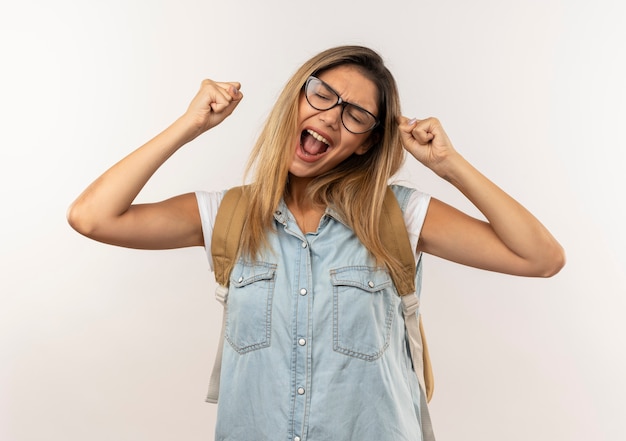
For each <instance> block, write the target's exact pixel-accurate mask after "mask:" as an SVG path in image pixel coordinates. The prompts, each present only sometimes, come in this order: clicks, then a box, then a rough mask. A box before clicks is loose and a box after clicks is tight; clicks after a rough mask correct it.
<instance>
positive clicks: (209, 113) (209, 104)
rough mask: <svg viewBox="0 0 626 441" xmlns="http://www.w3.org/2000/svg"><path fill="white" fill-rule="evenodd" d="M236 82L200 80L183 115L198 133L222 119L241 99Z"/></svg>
mask: <svg viewBox="0 0 626 441" xmlns="http://www.w3.org/2000/svg"><path fill="white" fill-rule="evenodd" d="M240 88H241V84H240V83H237V82H215V81H213V80H209V79H206V80H204V81H202V84H201V86H200V90H199V91H198V93H197V94H196V96H195V97H194V98H193V100H192V101H191V103H190V104H189V108H188V109H187V112H185V117H186V118H188V120H189V121H190V122H191V123H192V124H193V125H194V126H195V127H196V129H197V130H198V135H199V134H201V133H204V132H206V131H207V130H209V129H211V128H213V127H215V126H217V125H218V124H219V123H221V122H222V121H224V119H226V118H227V117H228V116H229V115H230V114H231V113H233V110H235V107H237V105H239V103H240V102H241V100H242V99H243V94H242V93H241V92H240V91H239V89H240Z"/></svg>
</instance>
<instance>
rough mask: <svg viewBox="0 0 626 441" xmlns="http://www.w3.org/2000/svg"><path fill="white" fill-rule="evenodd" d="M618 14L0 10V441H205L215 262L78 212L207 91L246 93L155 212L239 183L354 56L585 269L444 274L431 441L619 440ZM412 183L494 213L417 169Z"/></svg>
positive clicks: (573, 6) (121, 3) (198, 145)
mask: <svg viewBox="0 0 626 441" xmlns="http://www.w3.org/2000/svg"><path fill="white" fill-rule="evenodd" d="M622 4H623V3H622V2H620V1H618V0H616V1H610V0H596V1H594V2H588V1H572V0H571V1H565V0H563V1H559V0H525V1H513V0H506V1H503V0H475V1H464V0H444V1H437V2H432V1H431V2H422V1H404V2H403V1H396V0H387V1H384V2H374V1H369V2H367V1H365V2H364V1H358V2H357V1H337V0H332V1H329V0H318V1H309V2H303V1H293V0H292V1H287V0H264V1H249V2H244V1H241V0H239V1H226V0H222V1H221V2H215V1H206V0H205V1H200V0H177V1H169V2H168V1H157V0H153V1H148V0H144V1H140V0H109V1H106V2H104V1H103V2H95V1H77V0H76V1H70V0H57V1H54V2H53V1H43V0H32V1H28V0H25V1H21V2H19V3H18V2H16V1H13V2H11V1H3V3H2V6H0V59H1V63H2V64H1V65H2V68H1V69H0V80H1V81H0V124H1V128H2V130H1V131H0V196H1V201H2V209H1V211H0V219H1V229H0V439H2V440H6V441H34V440H43V439H46V440H54V441H56V440H63V441H75V440H76V441H78V440H81V441H82V440H85V439H88V440H91V441H101V440H102V441H104V440H113V439H115V440H139V439H150V440H153V441H158V440H172V439H176V440H186V441H193V440H211V439H212V438H213V427H214V419H215V407H214V406H212V405H209V404H205V403H204V401H203V399H204V394H205V392H206V385H207V383H208V378H209V373H210V369H211V366H212V361H213V354H214V351H215V347H216V344H217V339H218V331H219V326H220V319H221V311H220V307H219V305H218V304H217V302H215V300H214V298H213V288H214V282H213V276H212V274H211V273H210V272H209V270H208V267H207V263H206V258H205V256H204V254H203V250H202V249H200V248H195V249H187V250H175V251H163V252H148V251H135V250H125V249H120V248H115V247H111V246H106V245H102V244H98V243H95V242H92V241H89V240H87V239H84V238H83V237H81V236H80V235H78V234H77V233H75V232H74V231H72V230H71V229H70V227H69V226H68V225H67V223H66V220H65V212H66V209H67V207H68V205H69V204H70V203H71V201H72V200H73V199H74V198H75V197H76V196H77V195H78V193H79V192H80V191H82V189H83V188H84V187H86V186H87V185H88V184H89V182H91V180H93V179H94V178H95V177H97V176H98V175H99V174H100V173H101V172H102V171H104V170H105V169H106V168H107V167H109V166H110V165H112V164H113V163H114V162H115V161H117V160H118V159H120V158H121V157H123V156H124V155H125V154H127V153H129V152H130V151H131V150H133V149H134V148H135V147H137V146H139V145H140V144H142V143H143V142H145V141H147V140H148V139H149V138H151V137H152V136H153V135H155V134H156V133H158V132H159V131H160V130H162V129H163V128H165V127H166V126H167V125H168V124H169V123H170V122H171V121H173V120H174V119H175V118H176V117H178V116H179V115H180V114H181V113H182V112H183V111H184V110H185V108H186V106H187V104H188V102H189V100H190V99H191V98H192V97H193V95H194V94H195V92H196V90H197V88H198V86H199V84H200V81H201V80H202V79H203V78H205V77H210V78H213V79H216V80H227V81H231V80H234V81H240V82H241V83H242V85H243V86H242V92H243V93H244V94H245V99H244V102H243V103H242V104H241V105H240V106H239V108H238V109H237V110H236V112H235V114H233V116H231V118H229V119H228V120H227V121H226V122H224V124H223V125H221V126H220V127H218V128H217V129H215V130H214V131H212V132H211V133H208V134H206V135H204V136H203V137H201V138H199V139H197V140H196V141H194V142H193V143H192V144H191V145H189V146H187V148H185V149H184V150H182V151H180V152H179V153H177V154H176V155H175V156H174V157H173V158H172V159H171V160H170V161H169V162H168V163H167V164H166V165H165V166H164V167H163V168H162V169H161V170H160V171H159V172H158V173H157V174H156V175H155V177H154V179H153V180H152V181H151V182H150V183H149V184H148V186H147V187H146V188H145V190H144V191H143V192H142V193H141V195H140V197H139V199H140V200H141V201H153V200H160V199H164V198H167V197H170V196H172V195H175V194H179V193H182V192H187V191H193V190H197V189H210V190H214V189H223V188H226V187H229V186H232V185H237V184H239V183H240V182H241V179H242V170H243V166H244V162H245V160H246V158H247V157H248V152H249V150H250V147H251V145H252V144H253V142H254V140H255V138H256V136H257V134H258V133H259V130H260V128H261V126H262V123H263V121H264V120H265V117H266V116H267V113H268V110H269V109H270V107H271V106H272V105H273V102H274V100H275V98H276V97H277V94H278V93H279V91H280V90H281V88H282V86H283V85H284V83H285V82H286V81H287V79H288V78H289V76H290V75H291V74H292V73H293V72H294V71H295V70H296V68H297V67H298V66H299V65H300V64H301V63H302V62H304V61H305V60H306V59H308V58H309V57H310V56H312V55H314V54H315V53H317V52H319V51H320V50H323V49H326V48H327V47H330V46H335V45H339V44H346V43H350V44H352V43H357V44H364V45H368V46H370V47H372V48H374V49H376V50H377V51H379V52H380V53H381V54H382V55H383V57H384V58H385V60H386V62H387V64H388V66H389V67H390V69H391V70H392V72H394V74H395V76H396V79H397V81H398V85H399V88H400V92H401V97H402V104H403V110H404V113H405V114H406V115H407V116H417V117H425V116H430V115H434V116H437V117H438V118H440V119H441V120H442V122H443V123H444V126H445V127H446V130H447V132H448V134H449V135H450V137H451V138H452V140H453V142H454V143H455V146H456V147H457V149H458V150H460V151H461V152H462V153H463V154H464V155H465V156H466V157H467V158H468V159H469V160H470V161H471V162H472V163H473V164H475V165H476V166H477V167H478V168H479V169H480V170H481V171H483V172H484V173H485V174H486V175H487V176H489V177H490V178H492V179H493V180H494V181H495V182H496V183H498V184H499V185H500V186H501V187H503V188H504V189H505V190H506V191H508V192H509V193H511V194H512V195H513V196H514V197H515V198H517V199H518V200H519V201H520V202H522V203H523V204H524V205H525V206H526V207H528V208H529V209H530V210H531V211H533V212H534V213H535V214H536V215H537V216H538V217H539V218H540V219H541V220H542V221H543V222H544V224H545V225H546V226H547V227H548V228H549V229H550V230H551V231H552V232H553V233H554V235H555V236H556V237H557V238H558V239H559V241H560V242H561V243H562V244H563V246H564V247H565V249H566V251H567V255H568V264H567V266H566V267H565V268H564V269H563V271H561V273H560V274H558V275H557V276H556V277H554V278H552V279H547V280H544V279H524V278H518V277H509V276H502V275H498V274H492V273H487V272H481V271H477V270H473V269H469V268H463V267H460V266H458V265H455V264H452V263H448V262H444V261H441V260H437V259H435V258H427V260H426V276H425V282H424V284H425V287H424V290H425V291H424V296H423V297H424V302H423V308H424V310H425V311H424V313H425V324H426V329H427V334H428V337H429V343H430V346H431V352H432V356H433V362H434V367H435V375H436V391H435V397H434V399H433V401H432V404H431V409H432V410H431V413H432V417H433V421H434V425H435V431H436V434H437V437H438V440H439V441H446V440H461V439H463V440H509V441H513V440H531V439H532V440H535V441H539V440H546V441H547V440H576V441H579V440H580V441H588V440H607V441H608V440H610V441H613V440H621V439H626V429H625V428H624V423H623V420H624V417H626V412H625V409H626V406H625V404H624V394H625V393H626V380H625V375H624V373H625V372H626V349H625V346H626V345H625V337H626V324H625V321H624V318H623V316H624V310H625V308H626V299H625V294H626V274H625V269H626V257H625V254H624V250H625V249H626V234H625V233H624V224H625V223H626V215H625V210H624V205H623V204H624V195H623V194H624V190H625V189H626V177H625V173H624V166H625V165H626V159H625V155H624V149H625V147H626V143H625V142H624V141H625V139H624V138H625V136H624V127H625V124H626V123H625V121H626V104H625V103H626V87H625V82H624V81H625V80H624V79H625V78H626V68H625V67H624V65H625V63H624V61H625V60H624V58H625V53H626V51H625V50H624V43H625V42H626V27H624V22H625V18H626V14H625V13H624V6H622ZM401 178H402V179H403V180H405V181H408V182H410V183H411V184H412V185H414V186H416V187H418V188H420V189H422V190H424V191H426V192H429V193H431V194H433V195H434V196H436V197H438V198H441V199H443V200H445V201H447V202H449V203H452V204H453V205H456V206H457V207H459V208H461V209H464V210H466V211H468V212H470V213H473V214H476V213H475V210H474V209H473V208H472V207H471V206H469V204H468V203H467V202H466V201H464V200H463V198H462V197H461V196H460V195H459V194H458V192H457V191H456V190H455V189H454V188H452V187H451V186H450V185H449V184H447V183H445V182H443V181H440V180H439V179H438V178H436V177H435V176H434V175H433V174H432V173H431V172H430V171H428V170H426V169H425V168H424V167H422V166H421V165H419V164H416V163H415V161H414V160H408V161H407V164H406V166H405V168H404V169H403V171H402V173H401ZM250 439H254V434H251V436H250Z"/></svg>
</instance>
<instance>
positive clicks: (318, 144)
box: [302, 133, 328, 155]
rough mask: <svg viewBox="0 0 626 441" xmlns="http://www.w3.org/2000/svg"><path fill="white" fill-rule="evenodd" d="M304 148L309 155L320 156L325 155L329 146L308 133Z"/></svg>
mask: <svg viewBox="0 0 626 441" xmlns="http://www.w3.org/2000/svg"><path fill="white" fill-rule="evenodd" d="M302 148H303V149H304V151H305V152H306V153H308V154H309V155H319V154H320V153H324V152H325V151H326V149H327V148H328V146H327V145H326V144H324V143H323V142H322V141H318V140H317V139H315V138H313V137H312V136H311V135H310V134H308V133H307V134H306V136H305V137H304V139H303V140H302Z"/></svg>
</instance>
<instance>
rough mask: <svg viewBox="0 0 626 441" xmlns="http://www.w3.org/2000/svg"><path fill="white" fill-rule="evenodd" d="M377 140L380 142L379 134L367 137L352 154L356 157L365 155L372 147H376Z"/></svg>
mask: <svg viewBox="0 0 626 441" xmlns="http://www.w3.org/2000/svg"><path fill="white" fill-rule="evenodd" d="M379 140H380V134H379V133H372V134H371V135H370V136H368V137H367V139H366V140H365V141H363V144H361V145H360V146H359V147H357V149H356V150H355V151H354V153H356V154H357V155H364V154H366V153H367V152H368V151H369V150H370V149H371V148H372V147H374V145H376V143H377V142H378V141H379Z"/></svg>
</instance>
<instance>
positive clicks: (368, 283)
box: [367, 280, 374, 288]
mask: <svg viewBox="0 0 626 441" xmlns="http://www.w3.org/2000/svg"><path fill="white" fill-rule="evenodd" d="M367 286H369V287H370V288H373V287H374V282H372V281H371V280H370V281H369V282H367Z"/></svg>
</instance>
